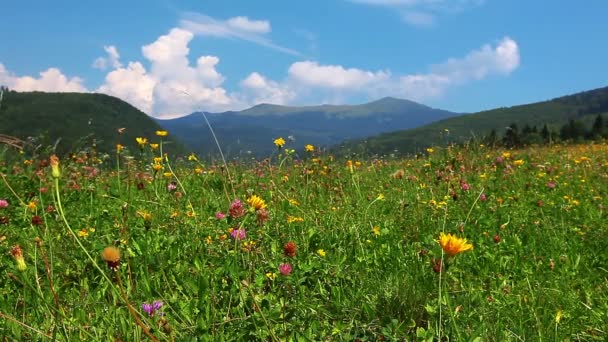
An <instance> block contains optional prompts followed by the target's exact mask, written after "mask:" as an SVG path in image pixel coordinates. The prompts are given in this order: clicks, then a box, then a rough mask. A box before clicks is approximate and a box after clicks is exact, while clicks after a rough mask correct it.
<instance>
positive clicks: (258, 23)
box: [180, 13, 301, 56]
mask: <svg viewBox="0 0 608 342" xmlns="http://www.w3.org/2000/svg"><path fill="white" fill-rule="evenodd" d="M180 26H181V27H182V28H183V29H185V30H188V31H190V32H192V33H194V34H197V35H201V36H207V37H219V38H230V39H240V40H245V41H248V42H251V43H254V44H257V45H261V46H265V47H267V48H271V49H274V50H277V51H280V52H283V53H286V54H290V55H295V56H299V55H301V54H300V53H299V52H298V51H296V50H293V49H289V48H286V47H283V46H281V45H278V44H275V43H274V42H273V41H272V40H271V39H270V38H268V37H267V36H266V34H267V33H269V32H270V23H269V22H268V21H266V20H250V19H249V18H247V17H233V18H229V19H227V20H218V19H215V18H212V17H210V16H207V15H203V14H199V13H186V14H184V16H183V19H182V20H181V21H180Z"/></svg>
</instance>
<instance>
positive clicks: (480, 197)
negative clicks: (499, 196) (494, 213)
mask: <svg viewBox="0 0 608 342" xmlns="http://www.w3.org/2000/svg"><path fill="white" fill-rule="evenodd" d="M487 199H488V196H486V194H481V195H479V200H480V201H482V202H485V201H486V200H487Z"/></svg>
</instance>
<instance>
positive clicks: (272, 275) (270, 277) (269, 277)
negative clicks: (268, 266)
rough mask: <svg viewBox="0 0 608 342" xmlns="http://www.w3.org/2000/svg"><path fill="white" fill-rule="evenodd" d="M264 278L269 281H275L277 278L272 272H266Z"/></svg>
mask: <svg viewBox="0 0 608 342" xmlns="http://www.w3.org/2000/svg"><path fill="white" fill-rule="evenodd" d="M266 278H268V279H270V280H275V279H276V278H277V274H276V273H274V272H268V273H266Z"/></svg>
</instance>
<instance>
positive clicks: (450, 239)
mask: <svg viewBox="0 0 608 342" xmlns="http://www.w3.org/2000/svg"><path fill="white" fill-rule="evenodd" d="M437 242H439V245H440V246H441V248H443V251H444V252H446V253H447V254H448V255H449V256H454V255H456V254H458V253H461V252H465V251H468V250H470V249H473V245H472V244H470V243H467V240H466V239H463V238H459V237H457V236H454V235H452V234H445V233H443V232H442V233H441V234H440V235H439V239H438V240H437Z"/></svg>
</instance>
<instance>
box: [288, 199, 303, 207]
mask: <svg viewBox="0 0 608 342" xmlns="http://www.w3.org/2000/svg"><path fill="white" fill-rule="evenodd" d="M289 204H291V205H293V206H294V207H297V206H299V205H300V202H298V201H296V200H295V199H293V198H290V199H289Z"/></svg>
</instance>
